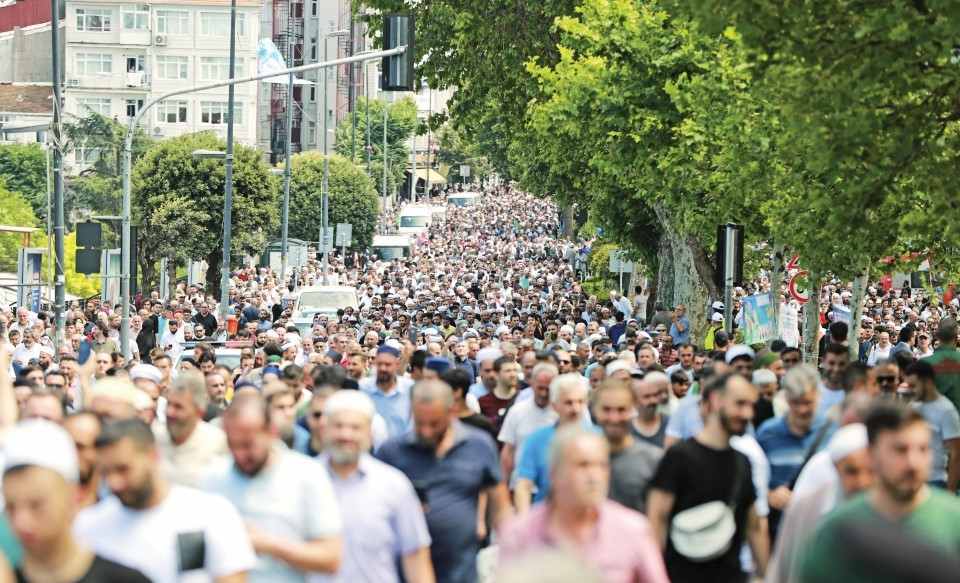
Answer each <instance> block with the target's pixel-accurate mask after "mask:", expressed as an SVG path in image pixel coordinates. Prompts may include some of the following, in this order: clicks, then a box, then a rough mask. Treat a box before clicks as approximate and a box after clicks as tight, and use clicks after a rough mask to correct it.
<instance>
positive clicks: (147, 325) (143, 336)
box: [137, 318, 157, 364]
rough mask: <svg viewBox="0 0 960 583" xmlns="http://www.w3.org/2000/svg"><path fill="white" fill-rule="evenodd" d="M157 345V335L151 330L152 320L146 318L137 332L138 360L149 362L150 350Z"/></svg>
mask: <svg viewBox="0 0 960 583" xmlns="http://www.w3.org/2000/svg"><path fill="white" fill-rule="evenodd" d="M156 347H157V335H156V333H155V332H154V330H153V320H151V319H150V318H146V319H145V320H144V321H143V327H142V328H141V329H140V332H138V333H137V350H138V351H139V352H140V362H142V363H144V364H150V351H151V350H153V349H154V348H156Z"/></svg>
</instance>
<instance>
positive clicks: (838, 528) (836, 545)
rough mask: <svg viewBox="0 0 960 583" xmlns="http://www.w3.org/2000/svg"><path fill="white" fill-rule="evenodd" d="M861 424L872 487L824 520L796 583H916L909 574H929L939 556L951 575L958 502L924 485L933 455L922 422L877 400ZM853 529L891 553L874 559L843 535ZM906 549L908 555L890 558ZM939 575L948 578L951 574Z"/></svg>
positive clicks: (958, 539) (958, 544)
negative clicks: (920, 559)
mask: <svg viewBox="0 0 960 583" xmlns="http://www.w3.org/2000/svg"><path fill="white" fill-rule="evenodd" d="M864 425H866V426H867V438H868V441H869V444H870V445H869V448H868V451H869V453H870V460H871V463H872V468H873V474H874V477H875V481H874V484H873V486H872V487H871V488H869V489H868V490H867V492H866V495H864V496H859V497H857V498H855V499H853V500H851V501H850V502H847V503H846V504H844V505H842V506H841V507H840V508H838V509H837V510H835V511H834V512H833V513H832V514H830V515H829V516H828V517H827V518H826V520H824V523H823V524H822V525H821V526H820V528H819V529H818V530H817V532H816V534H815V535H814V537H813V541H812V543H811V544H810V549H809V552H808V553H807V554H806V557H805V560H804V561H803V566H802V568H801V578H802V580H803V581H809V582H811V583H820V582H823V581H850V582H854V583H859V582H869V583H886V582H888V581H889V582H891V583H892V582H895V581H909V580H916V579H917V578H918V576H919V575H918V573H917V571H916V569H918V568H919V569H924V568H929V569H934V567H930V566H929V564H930V562H932V561H934V560H936V559H937V558H939V557H942V562H943V563H944V564H945V565H949V567H948V568H952V569H953V573H956V564H957V563H956V560H957V559H956V557H957V549H958V548H960V530H958V529H957V528H956V525H957V524H958V523H960V503H958V502H957V499H956V498H955V497H954V496H953V495H951V494H948V493H946V492H944V491H943V490H940V489H938V488H931V487H930V486H928V485H927V479H928V478H929V475H930V468H931V467H932V466H933V450H932V449H931V447H930V429H929V427H928V426H927V423H926V421H925V420H924V418H923V416H922V415H921V414H920V412H919V411H917V410H916V409H913V408H911V407H907V406H904V405H902V404H898V403H891V402H887V401H878V402H876V403H874V405H873V406H872V407H871V408H870V409H869V410H868V411H867V414H866V418H865V420H864ZM855 526H859V527H862V530H863V531H864V532H869V533H875V534H877V539H876V540H884V541H885V542H886V541H889V542H890V544H891V545H893V547H891V550H892V552H890V553H877V552H876V551H875V550H874V548H875V547H876V546H877V544H876V543H875V542H868V541H865V540H858V539H862V538H864V537H862V536H860V537H854V536H851V535H850V534H848V532H845V530H848V529H850V528H851V527H855ZM881 537H883V538H881ZM908 543H909V544H912V545H913V547H914V550H913V551H911V552H910V553H909V554H908V553H907V551H905V550H904V551H901V552H897V551H900V547H901V545H903V544H908ZM864 544H868V545H870V547H869V549H864V547H863V545H864ZM894 548H895V549H896V550H893V549H894ZM918 556H923V557H924V558H925V559H926V561H927V565H923V564H921V563H919V562H918V561H917V559H918ZM931 572H935V571H931ZM943 575H944V576H945V577H949V576H950V572H949V571H944V572H943Z"/></svg>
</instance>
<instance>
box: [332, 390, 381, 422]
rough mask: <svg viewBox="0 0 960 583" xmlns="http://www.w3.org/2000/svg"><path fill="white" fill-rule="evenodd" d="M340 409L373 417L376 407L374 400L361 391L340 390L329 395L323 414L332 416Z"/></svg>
mask: <svg viewBox="0 0 960 583" xmlns="http://www.w3.org/2000/svg"><path fill="white" fill-rule="evenodd" d="M340 411H357V412H358V413H362V414H364V415H365V416H367V417H369V418H370V419H373V415H374V413H376V408H375V407H374V406H373V400H372V399H371V398H370V397H368V396H367V395H365V394H363V393H362V392H360V391H352V390H349V389H345V390H340V391H337V392H335V393H334V394H332V395H330V396H329V397H327V400H326V401H325V402H324V404H323V415H324V416H325V417H331V416H333V415H335V414H336V413H339V412H340Z"/></svg>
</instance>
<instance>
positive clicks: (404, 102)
mask: <svg viewBox="0 0 960 583" xmlns="http://www.w3.org/2000/svg"><path fill="white" fill-rule="evenodd" d="M356 107H357V149H356V158H355V159H354V164H356V165H359V166H364V167H366V163H367V154H366V152H364V149H365V148H366V144H367V142H366V131H367V100H366V99H364V98H362V97H361V98H359V99H357V105H356ZM416 127H417V104H416V102H415V101H414V100H413V99H412V98H410V97H403V98H402V99H399V100H397V101H396V102H394V103H392V104H390V105H388V106H387V160H388V161H389V163H390V169H391V172H392V174H393V177H394V182H395V183H399V182H402V181H403V180H404V171H405V170H406V169H407V165H408V159H409V156H410V150H409V149H408V148H407V146H406V141H407V140H408V139H409V138H410V135H411V134H412V133H413V131H414V130H415V129H416ZM352 145H353V123H352V122H344V123H341V124H340V125H338V126H337V129H336V133H335V134H334V140H333V149H334V150H335V151H336V152H337V153H338V154H340V155H341V156H343V157H345V158H347V159H348V160H349V159H350V156H351V153H352ZM370 147H371V148H372V149H373V154H372V155H371V157H370V160H371V162H372V163H376V162H382V161H383V101H382V100H379V99H371V100H370ZM380 168H381V170H380V171H381V172H382V171H383V167H382V166H381V167H380ZM373 175H374V176H379V175H378V174H376V173H375V172H374V173H373ZM378 184H379V182H378ZM388 186H389V185H388ZM389 192H390V193H391V194H392V193H393V192H395V190H390V191H389Z"/></svg>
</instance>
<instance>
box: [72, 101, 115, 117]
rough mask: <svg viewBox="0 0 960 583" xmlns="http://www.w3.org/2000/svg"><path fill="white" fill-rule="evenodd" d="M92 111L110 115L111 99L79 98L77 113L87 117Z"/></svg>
mask: <svg viewBox="0 0 960 583" xmlns="http://www.w3.org/2000/svg"><path fill="white" fill-rule="evenodd" d="M91 113H99V114H100V115H103V116H106V117H110V100H109V99H99V98H81V99H77V115H79V116H81V117H87V116H89V115H90V114H91Z"/></svg>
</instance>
